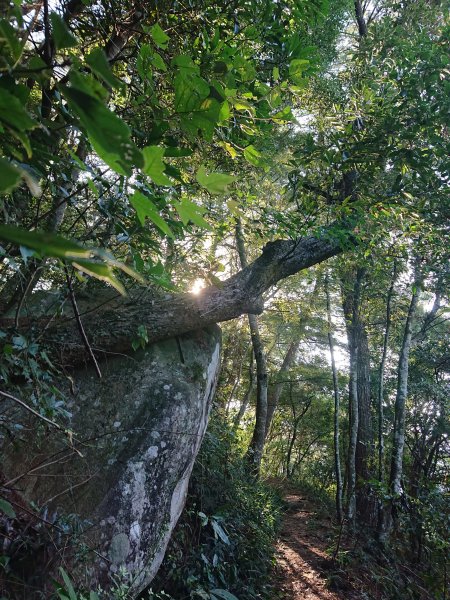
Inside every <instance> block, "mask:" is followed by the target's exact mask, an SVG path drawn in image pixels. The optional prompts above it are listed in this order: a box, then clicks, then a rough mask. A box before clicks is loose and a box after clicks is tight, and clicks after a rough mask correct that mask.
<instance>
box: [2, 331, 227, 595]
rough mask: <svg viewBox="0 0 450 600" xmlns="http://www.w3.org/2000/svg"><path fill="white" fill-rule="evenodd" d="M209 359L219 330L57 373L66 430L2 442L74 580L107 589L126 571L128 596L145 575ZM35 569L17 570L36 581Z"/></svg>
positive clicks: (212, 367) (181, 468)
mask: <svg viewBox="0 0 450 600" xmlns="http://www.w3.org/2000/svg"><path fill="white" fill-rule="evenodd" d="M219 365H220V329H219V328H218V327H211V328H209V329H207V330H203V331H198V332H195V333H193V334H190V335H184V336H181V337H178V338H175V339H170V340H167V341H164V342H160V343H157V344H153V345H151V346H148V347H146V348H145V349H143V350H140V351H138V352H136V353H134V354H133V355H132V356H109V357H108V358H107V359H105V360H104V361H102V363H101V371H102V378H101V379H99V378H98V377H97V375H96V373H95V371H94V369H93V368H91V367H87V368H85V369H84V370H79V371H77V372H75V373H72V374H71V375H70V377H68V380H67V384H66V385H65V391H66V394H67V398H68V403H67V409H68V410H69V411H70V412H71V414H72V416H71V419H70V429H71V430H72V431H73V432H74V437H73V438H71V436H68V435H63V434H61V432H58V431H57V430H52V429H51V428H49V430H48V431H47V432H46V433H45V434H44V435H41V436H39V437H38V439H36V436H33V438H32V440H31V441H26V436H25V438H24V439H25V442H22V443H20V442H17V440H14V443H5V444H4V447H3V448H2V453H3V456H4V458H5V460H4V466H3V469H4V475H5V476H6V479H7V480H9V482H10V484H9V485H10V487H11V486H12V487H14V489H15V493H19V494H20V495H21V497H22V498H25V499H26V500H28V501H32V502H33V503H34V505H35V506H38V507H46V508H45V514H44V517H45V520H46V521H51V522H52V523H54V524H55V527H54V529H55V532H59V534H58V536H57V537H58V543H59V549H58V553H57V556H58V560H59V558H60V557H61V555H62V554H64V558H63V559H64V564H65V565H66V568H67V570H68V571H70V573H71V576H72V579H74V580H75V583H76V584H77V585H83V586H86V587H87V588H88V589H94V588H95V587H96V586H97V585H100V586H102V587H103V588H104V589H108V587H109V586H110V585H111V576H114V574H117V573H118V572H119V571H121V572H122V573H123V572H126V573H128V576H127V578H128V580H129V584H130V586H131V590H132V596H133V597H135V596H136V595H137V594H138V593H139V592H140V591H142V590H143V589H144V588H145V587H146V586H148V584H149V583H150V582H151V580H152V578H153V577H154V575H155V573H156V571H157V570H158V567H159V565H160V563H161V561H162V559H163V556H164V552H165V549H166V546H167V543H168V541H169V538H170V535H171V532H172V530H173V528H174V526H175V524H176V522H177V520H178V517H179V516H180V514H181V511H182V510H183V506H184V503H185V498H186V492H187V487H188V482H189V476H190V474H191V470H192V467H193V464H194V461H195V457H196V455H197V452H198V450H199V447H200V444H201V441H202V438H203V435H204V433H205V429H206V425H207V421H208V413H209V410H210V406H211V400H212V397H213V394H214V389H215V385H216V380H217V376H218V371H219ZM5 408H6V409H8V407H7V406H5ZM9 408H10V409H11V407H9ZM22 437H23V436H22ZM15 478H17V479H15ZM11 482H12V484H11ZM19 512H20V511H19ZM41 515H42V513H41ZM74 538H75V539H76V543H74ZM68 540H70V544H67V541H68ZM35 564H37V563H35ZM67 565H68V567H67ZM12 567H14V565H13V564H12ZM33 571H34V572H33ZM38 571H39V569H37V568H35V569H31V570H30V569H29V568H28V571H27V573H26V578H27V579H28V584H29V585H30V586H36V585H37V586H38V587H39V586H41V588H42V582H40V580H39V576H40V572H38ZM53 571H54V572H55V565H54V566H53ZM113 578H114V577H113ZM44 587H45V586H44ZM27 597H30V598H31V597H32V595H31V593H30V594H29V595H28V596H27Z"/></svg>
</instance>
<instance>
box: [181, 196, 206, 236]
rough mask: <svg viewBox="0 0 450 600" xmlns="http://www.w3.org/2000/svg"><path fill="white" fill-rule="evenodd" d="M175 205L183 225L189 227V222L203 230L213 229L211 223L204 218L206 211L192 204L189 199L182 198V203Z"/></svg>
mask: <svg viewBox="0 0 450 600" xmlns="http://www.w3.org/2000/svg"><path fill="white" fill-rule="evenodd" d="M173 205H174V207H175V210H176V211H177V213H178V214H179V215H180V219H181V221H182V223H183V225H187V224H188V223H189V221H192V223H194V224H195V225H198V226H199V227H202V228H203V229H211V226H210V225H209V223H208V222H207V221H205V219H204V218H203V214H204V212H205V209H204V208H201V207H200V206H197V204H195V202H191V201H190V200H188V199H187V198H182V199H181V201H180V202H174V203H173Z"/></svg>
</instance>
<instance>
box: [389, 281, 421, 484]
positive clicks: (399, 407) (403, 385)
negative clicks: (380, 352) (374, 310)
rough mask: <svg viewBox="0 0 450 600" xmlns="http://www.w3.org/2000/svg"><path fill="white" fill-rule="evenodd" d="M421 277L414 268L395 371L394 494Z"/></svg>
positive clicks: (399, 469)
mask: <svg viewBox="0 0 450 600" xmlns="http://www.w3.org/2000/svg"><path fill="white" fill-rule="evenodd" d="M421 284H422V278H421V276H420V274H419V272H418V269H416V277H415V280H414V284H413V293H412V296H411V302H410V305H409V310H408V316H407V317H406V323H405V331H404V334H403V341H402V348H401V351H400V358H399V362H398V372H397V395H396V398H395V414H394V439H393V446H392V462H391V476H390V481H389V483H390V487H391V491H392V493H393V494H394V495H395V496H399V495H400V494H401V493H402V491H403V490H402V484H401V479H402V467H403V449H404V446H405V406H406V398H407V396H408V371H409V353H410V350H411V341H412V326H413V322H414V317H415V314H416V310H417V304H418V301H419V295H420V287H421Z"/></svg>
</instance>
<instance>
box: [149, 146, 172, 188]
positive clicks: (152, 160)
mask: <svg viewBox="0 0 450 600" xmlns="http://www.w3.org/2000/svg"><path fill="white" fill-rule="evenodd" d="M164 153H165V149H164V148H160V147H159V146H147V147H146V148H144V149H143V150H142V155H143V157H144V166H143V168H142V170H143V172H144V173H145V174H146V175H149V176H150V177H151V178H152V179H153V181H154V182H155V183H156V185H166V186H170V185H172V182H171V181H170V179H169V178H168V177H167V176H166V175H164V169H165V168H166V164H165V162H164V161H163V160H162V157H163V156H164Z"/></svg>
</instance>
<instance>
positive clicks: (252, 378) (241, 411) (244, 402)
mask: <svg viewBox="0 0 450 600" xmlns="http://www.w3.org/2000/svg"><path fill="white" fill-rule="evenodd" d="M253 362H254V355H253V347H252V349H251V351H250V365H249V368H248V387H247V391H246V392H245V395H244V398H243V399H242V402H241V406H240V407H239V412H238V413H237V415H236V416H235V418H234V421H233V428H234V429H237V428H238V427H239V424H240V422H241V420H242V417H243V416H244V414H245V411H246V410H247V406H248V403H249V401H250V396H251V395H252V392H253V388H254V387H255V375H254V372H253Z"/></svg>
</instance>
